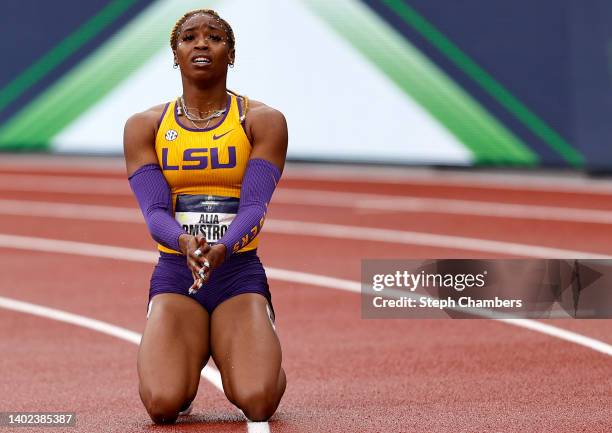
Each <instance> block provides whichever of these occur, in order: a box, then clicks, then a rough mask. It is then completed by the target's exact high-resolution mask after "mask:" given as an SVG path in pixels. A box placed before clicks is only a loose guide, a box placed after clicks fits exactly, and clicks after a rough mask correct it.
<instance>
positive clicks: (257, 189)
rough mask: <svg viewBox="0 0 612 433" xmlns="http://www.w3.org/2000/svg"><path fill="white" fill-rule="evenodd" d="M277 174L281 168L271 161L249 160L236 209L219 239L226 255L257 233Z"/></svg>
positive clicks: (240, 246)
mask: <svg viewBox="0 0 612 433" xmlns="http://www.w3.org/2000/svg"><path fill="white" fill-rule="evenodd" d="M280 177H281V173H280V170H279V169H278V168H277V167H276V166H275V165H274V164H272V163H271V162H270V161H266V160H265V159H250V160H249V162H248V163H247V167H246V170H245V172H244V177H243V178H242V187H241V189H240V205H239V206H238V213H237V214H236V217H235V218H234V221H232V223H231V224H230V226H229V228H228V229H227V231H226V232H225V234H224V235H223V237H222V238H221V239H219V242H218V243H220V244H223V245H225V249H226V257H229V256H230V255H232V254H233V253H235V252H237V251H239V250H241V249H242V248H244V247H246V246H247V245H248V244H249V243H251V241H252V240H253V239H255V238H256V237H257V235H258V234H259V232H260V231H261V228H262V226H263V222H264V217H265V216H266V210H267V208H268V203H269V202H270V199H271V198H272V193H273V192H274V189H275V188H276V184H277V183H278V181H279V180H280Z"/></svg>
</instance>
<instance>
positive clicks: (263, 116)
mask: <svg viewBox="0 0 612 433" xmlns="http://www.w3.org/2000/svg"><path fill="white" fill-rule="evenodd" d="M245 126H246V128H247V131H249V132H251V134H253V133H254V132H255V130H261V129H269V128H272V129H276V130H278V129H280V130H285V131H286V130H287V119H285V115H284V114H283V113H282V112H281V111H280V110H277V109H276V108H272V107H270V106H269V105H266V104H264V103H263V102H261V101H255V100H250V101H249V109H248V111H247V113H246V124H245Z"/></svg>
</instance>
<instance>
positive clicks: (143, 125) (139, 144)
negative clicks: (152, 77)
mask: <svg viewBox="0 0 612 433" xmlns="http://www.w3.org/2000/svg"><path fill="white" fill-rule="evenodd" d="M165 106H166V104H160V105H156V106H154V107H151V108H149V109H148V110H145V111H142V112H140V113H136V114H133V115H132V116H130V118H129V119H128V120H127V121H126V122H125V128H124V130H123V153H124V155H125V162H126V168H127V172H128V176H129V175H131V174H132V173H134V171H135V170H136V169H137V168H138V167H141V166H142V165H144V164H154V163H157V155H156V153H155V135H156V134H157V127H158V121H159V118H160V116H161V114H162V112H163V111H164V107H165Z"/></svg>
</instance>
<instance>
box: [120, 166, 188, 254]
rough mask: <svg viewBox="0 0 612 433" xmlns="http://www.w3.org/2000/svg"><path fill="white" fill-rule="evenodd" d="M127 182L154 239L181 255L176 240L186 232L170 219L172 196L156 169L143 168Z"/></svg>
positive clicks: (150, 167)
mask: <svg viewBox="0 0 612 433" xmlns="http://www.w3.org/2000/svg"><path fill="white" fill-rule="evenodd" d="M128 179H129V181H130V187H131V188H132V191H134V195H135V196H136V200H137V201H138V204H139V205H140V210H141V211H142V214H143V215H144V218H145V221H146V222H147V226H148V227H149V232H150V233H151V236H152V237H153V239H155V240H156V241H157V242H159V243H160V244H162V245H163V246H165V247H167V248H170V249H173V250H175V251H180V249H179V243H178V238H179V236H180V235H182V234H183V233H185V232H184V231H183V229H182V228H181V226H180V225H179V223H178V222H176V220H175V219H174V218H173V215H172V194H171V193H170V187H169V186H168V183H167V182H166V178H164V175H163V174H162V171H161V169H160V168H159V165H157V164H146V165H143V166H142V167H139V168H138V169H137V170H136V171H135V172H134V173H133V174H132V175H131V176H130V177H129V178H128Z"/></svg>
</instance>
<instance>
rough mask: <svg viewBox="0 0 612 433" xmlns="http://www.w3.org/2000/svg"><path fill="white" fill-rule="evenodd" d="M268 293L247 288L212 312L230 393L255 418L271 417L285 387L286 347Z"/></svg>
mask: <svg viewBox="0 0 612 433" xmlns="http://www.w3.org/2000/svg"><path fill="white" fill-rule="evenodd" d="M267 304H268V301H267V300H266V298H264V297H263V296H262V295H259V294H256V293H245V294H242V295H238V296H235V297H233V298H230V299H228V300H227V301H225V302H223V303H222V304H221V305H219V306H218V307H217V308H216V309H215V310H214V311H213V313H212V317H211V348H212V355H213V359H214V360H215V363H216V364H217V366H218V367H219V371H220V372H221V378H222V380H223V389H224V390H225V395H226V396H227V398H228V399H229V400H230V401H231V402H232V403H233V404H235V405H236V406H237V407H238V408H240V409H241V410H242V411H243V412H244V414H245V415H246V416H247V418H249V419H250V420H252V421H265V420H267V419H268V418H270V417H271V416H272V415H273V414H274V412H275V411H276V408H277V407H278V404H279V403H280V400H281V397H282V396H283V393H284V392H285V386H286V384H287V380H286V377H285V372H284V371H283V369H282V368H281V360H282V355H281V347H280V342H279V340H278V336H277V335H276V332H275V331H274V328H273V327H272V324H271V322H270V319H269V318H268V313H267V310H266V307H267Z"/></svg>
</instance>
